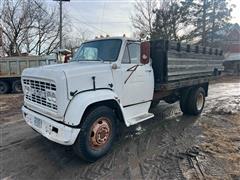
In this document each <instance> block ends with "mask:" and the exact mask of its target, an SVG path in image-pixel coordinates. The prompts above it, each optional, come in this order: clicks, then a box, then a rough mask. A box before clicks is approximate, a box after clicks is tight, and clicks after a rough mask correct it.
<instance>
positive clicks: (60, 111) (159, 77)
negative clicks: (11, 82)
mask: <svg viewBox="0 0 240 180" xmlns="http://www.w3.org/2000/svg"><path fill="white" fill-rule="evenodd" d="M150 57H151V58H150ZM221 59H222V51H219V50H218V49H209V48H204V47H199V46H192V47H191V46H190V45H184V44H181V43H176V42H169V41H164V40H157V41H152V42H140V41H138V40H134V39H128V38H125V37H111V38H110V37H109V38H100V39H94V40H92V41H87V42H85V43H83V44H82V45H81V47H80V48H79V50H78V51H77V52H76V54H75V56H74V57H73V59H72V61H71V62H70V63H67V64H57V65H47V66H42V67H37V68H28V69H25V70H24V71H23V73H22V79H21V80H22V86H23V91H24V105H23V107H22V111H23V117H24V119H25V121H26V122H27V124H28V125H29V126H31V127H32V128H33V129H34V130H36V131H37V132H39V133H40V134H42V135H43V136H45V137H46V138H48V139H49V140H51V141H54V142H57V143H59V144H63V145H73V148H74V150H75V152H76V154H77V155H79V156H80V157H81V158H83V159H84V160H86V161H89V162H94V161H96V160H97V159H99V158H100V157H102V156H104V155H105V154H106V153H107V152H108V151H109V150H110V148H111V146H112V144H113V142H114V140H115V137H116V134H117V132H118V130H119V128H118V127H119V123H124V124H125V125H126V126H131V125H134V124H137V123H140V122H142V121H145V120H148V119H150V118H152V117H153V116H154V114H151V113H149V109H150V107H151V106H154V105H156V104H157V103H158V102H159V100H165V101H166V102H168V103H174V102H176V101H178V100H180V107H181V110H182V112H183V113H184V114H188V115H199V114H200V113H201V112H202V109H203V107H204V102H205V97H206V96H207V93H208V81H209V78H211V77H212V76H213V75H217V74H219V72H220V71H221V70H222V65H221V64H222V61H221Z"/></svg>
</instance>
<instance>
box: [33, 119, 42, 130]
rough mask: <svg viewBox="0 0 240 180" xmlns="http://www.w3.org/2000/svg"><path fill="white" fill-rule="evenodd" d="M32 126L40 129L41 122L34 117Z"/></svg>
mask: <svg viewBox="0 0 240 180" xmlns="http://www.w3.org/2000/svg"><path fill="white" fill-rule="evenodd" d="M34 125H35V126H36V127H38V128H42V120H41V119H39V118H36V117H34Z"/></svg>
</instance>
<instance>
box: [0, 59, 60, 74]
mask: <svg viewBox="0 0 240 180" xmlns="http://www.w3.org/2000/svg"><path fill="white" fill-rule="evenodd" d="M54 63H56V58H54V57H53V56H26V57H24V56H18V57H3V58H0V78H11V77H20V76H21V73H22V71H23V70H24V69H25V68H29V67H37V66H42V65H47V64H54Z"/></svg>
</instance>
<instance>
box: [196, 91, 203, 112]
mask: <svg viewBox="0 0 240 180" xmlns="http://www.w3.org/2000/svg"><path fill="white" fill-rule="evenodd" d="M203 102H204V97H203V94H202V93H200V94H199V95H198V96H197V109H198V110H199V111H200V110H201V109H202V107H203Z"/></svg>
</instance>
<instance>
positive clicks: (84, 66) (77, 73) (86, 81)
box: [42, 61, 113, 99]
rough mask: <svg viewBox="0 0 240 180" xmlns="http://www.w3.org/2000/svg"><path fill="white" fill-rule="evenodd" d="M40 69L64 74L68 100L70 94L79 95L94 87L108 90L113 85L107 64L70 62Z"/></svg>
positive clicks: (109, 67)
mask: <svg viewBox="0 0 240 180" xmlns="http://www.w3.org/2000/svg"><path fill="white" fill-rule="evenodd" d="M42 68H43V69H48V70H52V71H63V72H64V74H65V77H66V80H67V87H68V88H67V89H68V98H69V99H71V98H72V95H71V94H72V93H73V92H75V93H80V92H83V91H87V90H93V89H94V87H95V88H96V89H100V88H110V86H109V84H113V76H112V69H111V64H110V63H108V62H105V63H103V62H96V61H94V62H70V63H67V64H56V65H50V66H44V67H42ZM93 79H95V80H93ZM94 81H95V82H94ZM94 84H95V85H94Z"/></svg>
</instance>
